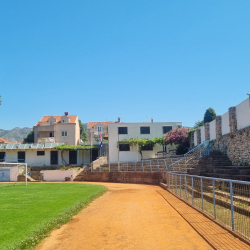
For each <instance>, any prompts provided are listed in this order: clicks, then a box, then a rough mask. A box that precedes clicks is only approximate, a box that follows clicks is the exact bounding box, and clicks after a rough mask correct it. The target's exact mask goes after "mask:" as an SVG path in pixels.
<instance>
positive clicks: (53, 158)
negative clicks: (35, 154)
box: [50, 151, 58, 165]
mask: <svg viewBox="0 0 250 250" xmlns="http://www.w3.org/2000/svg"><path fill="white" fill-rule="evenodd" d="M50 165H58V151H50Z"/></svg>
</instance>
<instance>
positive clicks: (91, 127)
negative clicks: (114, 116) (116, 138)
mask: <svg viewBox="0 0 250 250" xmlns="http://www.w3.org/2000/svg"><path fill="white" fill-rule="evenodd" d="M110 123H114V122H89V123H88V130H87V133H88V137H89V138H90V136H92V138H93V139H94V138H96V139H98V138H99V136H100V133H101V135H102V138H108V124H110Z"/></svg>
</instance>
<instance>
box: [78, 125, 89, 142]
mask: <svg viewBox="0 0 250 250" xmlns="http://www.w3.org/2000/svg"><path fill="white" fill-rule="evenodd" d="M79 126H80V137H81V139H82V140H83V141H87V140H88V134H87V132H86V131H85V127H84V125H83V124H82V122H81V120H79Z"/></svg>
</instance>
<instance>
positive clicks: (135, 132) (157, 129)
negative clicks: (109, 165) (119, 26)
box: [108, 122, 182, 162]
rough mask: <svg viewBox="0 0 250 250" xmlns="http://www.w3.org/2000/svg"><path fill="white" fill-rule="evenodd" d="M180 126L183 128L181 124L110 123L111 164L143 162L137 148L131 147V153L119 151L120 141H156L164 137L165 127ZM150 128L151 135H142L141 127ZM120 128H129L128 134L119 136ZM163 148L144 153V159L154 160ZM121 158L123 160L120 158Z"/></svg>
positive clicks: (159, 147) (157, 146)
mask: <svg viewBox="0 0 250 250" xmlns="http://www.w3.org/2000/svg"><path fill="white" fill-rule="evenodd" d="M178 125H180V126H182V123H181V122H153V123H151V122H143V123H110V124H108V131H109V160H110V161H111V162H117V161H118V160H119V161H135V160H137V157H138V160H141V155H140V153H139V152H138V151H137V147H136V146H134V147H130V151H120V152H119V151H118V141H121V140H124V139H128V140H129V139H130V138H137V137H138V138H139V139H143V138H149V139H155V138H156V137H162V136H164V134H163V129H162V127H163V126H172V128H175V127H177V126H178ZM143 126H150V134H141V133H140V127H143ZM118 127H127V128H128V134H120V135H118ZM170 148H171V149H172V148H173V146H172V147H171V146H169V145H168V146H167V150H169V149H170ZM162 150H163V147H162V146H160V145H156V146H155V147H154V149H153V150H151V151H142V157H143V158H154V157H155V153H156V152H157V151H162ZM118 153H119V156H118ZM120 157H121V158H120Z"/></svg>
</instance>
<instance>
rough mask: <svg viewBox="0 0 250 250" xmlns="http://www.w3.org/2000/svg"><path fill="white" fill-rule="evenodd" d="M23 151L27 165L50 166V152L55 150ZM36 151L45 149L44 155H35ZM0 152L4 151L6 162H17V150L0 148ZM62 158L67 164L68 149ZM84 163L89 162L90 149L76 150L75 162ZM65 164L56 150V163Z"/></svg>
mask: <svg viewBox="0 0 250 250" xmlns="http://www.w3.org/2000/svg"><path fill="white" fill-rule="evenodd" d="M20 151H22V152H25V162H26V163H27V164H28V166H50V165H51V164H50V152H51V151H56V150H54V149H53V150H52V149H39V150H35V149H26V150H20ZM37 151H45V155H37ZM0 152H5V161H6V162H17V152H18V151H17V150H6V149H1V150H0ZM63 158H64V160H65V161H66V164H69V151H68V150H66V151H64V153H63ZM84 163H90V150H85V154H84V152H83V150H77V164H79V165H81V164H84ZM61 164H65V163H63V162H62V157H61V151H60V150H58V165H61Z"/></svg>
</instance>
